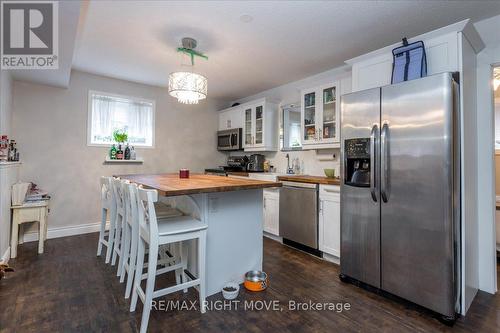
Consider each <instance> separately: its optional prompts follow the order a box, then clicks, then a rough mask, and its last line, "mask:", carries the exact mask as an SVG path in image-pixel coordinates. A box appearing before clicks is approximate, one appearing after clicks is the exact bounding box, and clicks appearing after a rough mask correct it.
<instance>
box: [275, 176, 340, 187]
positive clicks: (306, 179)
mask: <svg viewBox="0 0 500 333" xmlns="http://www.w3.org/2000/svg"><path fill="white" fill-rule="evenodd" d="M278 180H279V181H286V182H298V183H311V184H322V185H340V178H328V177H321V176H307V175H286V176H278Z"/></svg>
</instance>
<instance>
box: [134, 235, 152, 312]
mask: <svg viewBox="0 0 500 333" xmlns="http://www.w3.org/2000/svg"><path fill="white" fill-rule="evenodd" d="M138 241H139V244H138V248H137V266H136V267H137V268H136V270H135V278H134V287H133V288H132V301H131V302H130V312H134V311H135V306H136V305H137V297H138V296H139V295H137V289H139V288H140V287H141V280H142V279H141V278H142V268H143V267H144V253H145V252H146V249H145V247H146V244H145V243H144V240H143V239H142V238H140V237H139V239H138ZM148 269H149V267H148Z"/></svg>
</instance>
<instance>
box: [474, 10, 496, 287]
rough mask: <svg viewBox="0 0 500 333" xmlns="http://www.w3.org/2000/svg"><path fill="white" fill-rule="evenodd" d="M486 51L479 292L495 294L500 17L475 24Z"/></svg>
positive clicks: (481, 65)
mask: <svg viewBox="0 0 500 333" xmlns="http://www.w3.org/2000/svg"><path fill="white" fill-rule="evenodd" d="M475 26H476V29H477V30H478V32H479V34H480V35H481V38H482V39H483V41H484V42H485V44H486V48H485V49H484V50H483V51H481V52H480V53H479V54H478V56H477V111H478V112H477V113H478V116H477V128H478V134H479V135H478V142H477V151H478V156H477V158H478V174H479V175H480V176H479V180H478V189H479V191H478V203H479V207H478V221H479V229H478V237H479V256H478V257H479V258H478V260H479V289H481V290H484V291H487V292H490V293H494V292H495V291H496V290H497V285H496V284H497V279H496V253H495V248H496V246H495V223H494V222H493V221H494V218H495V208H494V207H495V178H494V177H495V165H494V139H495V137H494V133H495V132H494V124H495V121H494V120H495V113H494V108H493V84H492V68H491V65H492V64H494V63H499V64H500V34H499V33H498V27H499V26H500V16H495V17H492V18H490V19H487V20H483V21H481V22H478V23H476V24H475Z"/></svg>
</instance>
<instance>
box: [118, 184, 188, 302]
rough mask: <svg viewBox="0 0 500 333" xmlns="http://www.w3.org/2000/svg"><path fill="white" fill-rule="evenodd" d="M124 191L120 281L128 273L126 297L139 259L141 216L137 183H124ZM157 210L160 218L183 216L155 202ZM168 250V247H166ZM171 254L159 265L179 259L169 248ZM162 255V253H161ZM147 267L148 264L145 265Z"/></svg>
mask: <svg viewBox="0 0 500 333" xmlns="http://www.w3.org/2000/svg"><path fill="white" fill-rule="evenodd" d="M122 187H123V189H122V190H123V193H124V194H125V212H126V214H125V215H126V218H125V223H124V230H123V238H124V241H123V247H121V250H122V253H121V254H120V255H121V256H122V257H123V260H122V266H123V267H122V269H121V275H120V283H121V282H123V281H124V280H125V275H127V286H126V288H125V298H129V297H130V293H131V291H132V282H133V278H134V275H135V264H136V261H137V244H138V242H139V217H138V212H137V199H136V198H137V194H136V193H137V185H136V184H126V183H122ZM155 212H156V217H157V219H158V220H160V219H165V218H172V217H180V216H182V215H183V214H182V212H181V211H179V210H177V209H175V208H172V207H169V206H168V205H165V204H162V203H159V202H157V203H155ZM164 250H167V249H164ZM168 251H169V253H170V254H171V256H166V258H163V259H160V260H159V261H158V265H170V264H174V263H175V262H176V261H179V260H180V258H179V257H178V255H177V253H178V252H176V251H173V249H170V248H168ZM160 257H161V255H160ZM144 267H147V264H145V265H144ZM176 279H177V280H179V275H178V274H176Z"/></svg>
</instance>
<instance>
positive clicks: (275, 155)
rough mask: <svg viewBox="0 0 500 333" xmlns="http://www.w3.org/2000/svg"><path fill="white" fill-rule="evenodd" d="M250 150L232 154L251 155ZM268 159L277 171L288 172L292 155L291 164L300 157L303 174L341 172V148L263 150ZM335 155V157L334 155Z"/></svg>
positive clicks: (315, 174)
mask: <svg viewBox="0 0 500 333" xmlns="http://www.w3.org/2000/svg"><path fill="white" fill-rule="evenodd" d="M251 154H253V153H250V152H247V153H245V152H243V151H238V152H232V153H231V155H251ZM259 154H263V155H264V156H265V157H266V160H268V161H269V162H270V164H271V165H272V166H274V168H275V172H278V173H286V168H287V159H286V155H287V154H289V156H290V166H292V161H293V160H294V159H295V158H298V159H299V161H300V164H301V166H303V167H304V170H301V172H302V174H307V175H311V176H324V175H325V173H324V172H323V169H335V175H336V176H338V175H339V174H340V173H339V172H340V149H325V150H318V151H316V150H298V151H277V152H263V153H259ZM334 155H335V157H334Z"/></svg>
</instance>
